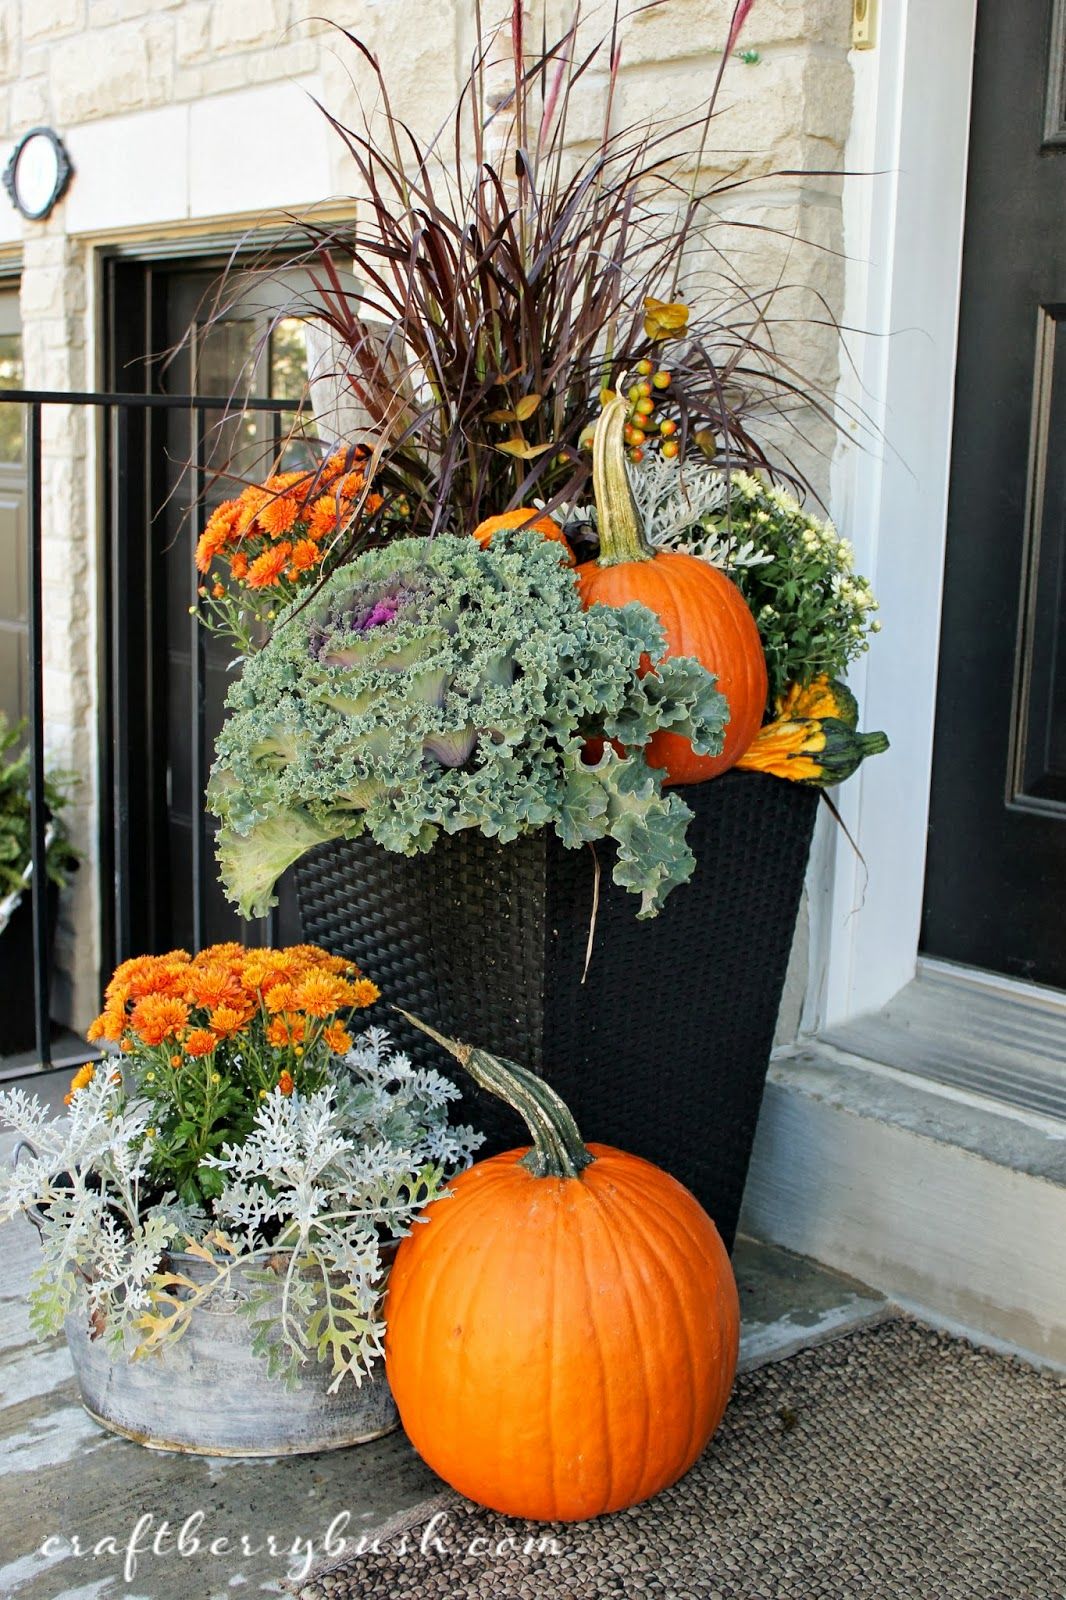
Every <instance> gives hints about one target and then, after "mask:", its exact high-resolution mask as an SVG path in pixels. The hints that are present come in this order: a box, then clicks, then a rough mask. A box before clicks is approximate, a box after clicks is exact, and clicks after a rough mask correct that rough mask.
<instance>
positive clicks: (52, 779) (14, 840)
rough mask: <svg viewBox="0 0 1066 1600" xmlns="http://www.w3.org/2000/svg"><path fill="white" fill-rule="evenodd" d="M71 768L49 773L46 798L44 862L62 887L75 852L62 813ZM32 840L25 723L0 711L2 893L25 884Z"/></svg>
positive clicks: (70, 784) (72, 777)
mask: <svg viewBox="0 0 1066 1600" xmlns="http://www.w3.org/2000/svg"><path fill="white" fill-rule="evenodd" d="M77 781H78V780H77V777H76V776H75V775H74V774H73V773H66V772H52V773H49V775H48V776H47V777H46V779H45V785H44V802H45V806H46V807H47V810H48V815H49V817H50V819H51V821H52V823H53V824H54V832H53V836H52V840H51V843H50V844H49V846H48V851H47V855H46V858H45V859H46V862H47V867H48V876H49V878H50V879H51V881H52V882H53V883H56V884H58V885H59V886H60V888H62V887H63V885H64V884H65V883H66V881H67V873H68V872H69V871H70V870H71V868H72V867H73V866H74V865H75V863H76V862H77V859H78V858H77V855H76V853H75V851H74V850H73V848H72V847H71V845H70V843H69V842H68V840H67V837H66V834H65V833H64V831H63V828H62V825H61V822H60V817H61V814H62V812H63V808H64V807H65V806H66V805H67V804H68V803H69V800H70V791H71V789H72V788H73V786H74V784H75V783H76V782H77ZM31 855H32V851H31V846H30V750H29V745H28V743H27V742H26V724H25V723H24V722H22V723H19V724H18V726H17V727H14V728H11V727H9V726H8V723H7V718H6V717H5V716H4V714H3V712H0V899H2V898H3V896H4V895H7V894H13V893H17V892H18V891H19V890H20V889H22V888H23V887H24V885H25V878H24V874H25V872H26V868H27V867H28V866H29V864H30V858H31Z"/></svg>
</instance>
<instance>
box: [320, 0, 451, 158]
mask: <svg viewBox="0 0 1066 1600" xmlns="http://www.w3.org/2000/svg"><path fill="white" fill-rule="evenodd" d="M455 15H456V7H455V0H450V3H448V4H445V5H441V6H437V7H434V14H433V20H432V24H431V25H430V26H428V27H425V28H418V27H412V25H411V13H410V11H409V9H408V7H407V6H406V5H404V4H402V3H398V0H371V3H369V4H366V5H365V6H364V7H362V8H361V14H360V17H359V21H358V24H357V25H355V26H354V27H353V29H352V31H353V32H355V33H357V34H358V35H359V37H360V38H361V39H362V40H363V41H364V42H365V43H366V44H367V45H368V46H369V47H370V49H371V50H373V51H374V53H375V54H376V55H377V57H378V59H379V61H380V62H381V67H382V71H383V73H384V74H385V79H386V82H387V84H388V88H389V94H390V96H391V98H392V101H393V108H394V110H396V111H397V112H398V113H399V114H401V115H402V116H403V117H404V118H405V119H406V120H408V121H409V122H410V124H411V126H412V127H413V128H414V130H415V131H416V133H418V134H420V135H422V136H423V137H426V136H428V135H432V134H435V133H436V132H437V130H438V129H439V128H440V127H441V125H442V124H443V123H444V122H445V121H447V120H448V119H449V118H450V116H451V114H452V112H453V111H454V109H455V102H456V99H457V98H458V94H459V86H460V82H461V79H462V78H465V76H466V64H465V62H464V63H463V67H462V71H461V72H460V69H459V66H458V62H457V52H456V49H455ZM322 79H323V96H324V104H326V105H328V106H329V107H330V109H331V111H332V112H333V113H334V115H336V116H337V117H339V118H340V120H341V121H349V122H350V121H352V119H354V118H356V117H357V116H359V115H360V102H362V103H364V104H365V105H367V106H368V107H372V106H373V105H374V104H375V103H376V99H377V96H376V93H375V85H374V79H373V75H372V73H371V71H370V68H369V67H368V65H367V63H366V62H365V61H364V60H363V58H362V57H361V56H360V55H359V52H358V51H357V50H356V49H355V48H354V47H353V46H351V45H349V44H348V43H347V41H346V40H344V39H343V38H338V39H337V40H336V42H331V41H329V40H327V41H325V45H324V49H323V53H322Z"/></svg>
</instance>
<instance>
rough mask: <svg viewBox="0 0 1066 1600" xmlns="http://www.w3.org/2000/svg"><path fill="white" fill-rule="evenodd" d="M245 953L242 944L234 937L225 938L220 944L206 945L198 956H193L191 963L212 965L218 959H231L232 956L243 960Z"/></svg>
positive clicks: (197, 965) (205, 965)
mask: <svg viewBox="0 0 1066 1600" xmlns="http://www.w3.org/2000/svg"><path fill="white" fill-rule="evenodd" d="M245 954H246V951H245V948H244V946H243V944H238V942H237V940H236V939H226V940H224V941H223V943H222V944H209V945H206V946H205V947H204V949H203V950H201V951H200V954H199V955H198V956H194V957H193V960H192V965H193V966H194V967H213V966H216V965H217V963H218V962H220V961H229V960H231V959H232V958H233V957H234V956H239V957H240V959H241V960H242V961H243V959H244V957H245Z"/></svg>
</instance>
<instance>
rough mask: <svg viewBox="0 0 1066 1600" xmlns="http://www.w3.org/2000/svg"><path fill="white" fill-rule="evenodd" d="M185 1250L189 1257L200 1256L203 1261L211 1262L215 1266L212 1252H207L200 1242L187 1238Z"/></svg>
mask: <svg viewBox="0 0 1066 1600" xmlns="http://www.w3.org/2000/svg"><path fill="white" fill-rule="evenodd" d="M185 1249H186V1251H187V1253H188V1254H189V1255H191V1256H198V1257H199V1258H200V1260H201V1261H207V1262H210V1263H211V1264H212V1265H213V1264H214V1260H215V1258H214V1256H213V1255H212V1254H211V1252H210V1250H205V1249H204V1247H203V1245H202V1244H200V1243H199V1241H198V1240H196V1239H190V1238H186V1240H185Z"/></svg>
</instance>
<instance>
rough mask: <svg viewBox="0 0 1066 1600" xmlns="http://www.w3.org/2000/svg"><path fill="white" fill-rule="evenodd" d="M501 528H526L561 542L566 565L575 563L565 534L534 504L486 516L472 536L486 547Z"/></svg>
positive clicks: (553, 520) (551, 518) (552, 519)
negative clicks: (494, 515) (493, 515)
mask: <svg viewBox="0 0 1066 1600" xmlns="http://www.w3.org/2000/svg"><path fill="white" fill-rule="evenodd" d="M502 528H528V529H529V530H530V532H532V533H541V534H543V535H544V537H545V539H551V540H553V541H555V542H556V543H558V544H561V545H562V547H563V549H564V550H565V551H566V556H567V565H568V566H571V567H572V566H574V565H575V557H574V552H573V550H572V549H571V548H570V541H569V539H568V538H567V537H566V534H565V533H564V532H563V530H562V528H560V526H559V524H558V523H557V522H556V521H555V519H554V517H549V516H548V515H547V513H546V512H544V511H538V510H537V508H536V506H519V507H518V508H517V510H515V511H501V512H500V514H499V516H496V517H486V518H485V520H484V522H479V523H478V525H477V527H476V528H475V529H474V538H475V539H476V540H477V542H478V544H480V545H482V546H483V547H487V546H488V545H490V544H491V543H492V537H493V534H496V533H499V532H500V530H501V529H502Z"/></svg>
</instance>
